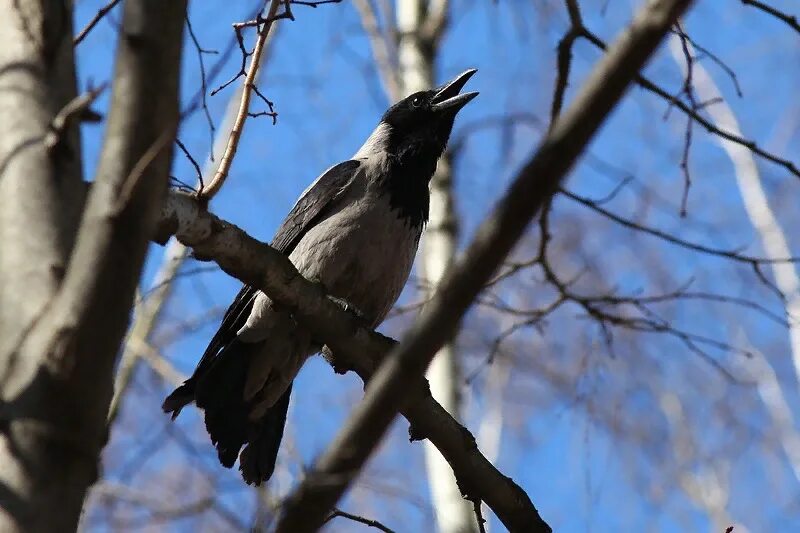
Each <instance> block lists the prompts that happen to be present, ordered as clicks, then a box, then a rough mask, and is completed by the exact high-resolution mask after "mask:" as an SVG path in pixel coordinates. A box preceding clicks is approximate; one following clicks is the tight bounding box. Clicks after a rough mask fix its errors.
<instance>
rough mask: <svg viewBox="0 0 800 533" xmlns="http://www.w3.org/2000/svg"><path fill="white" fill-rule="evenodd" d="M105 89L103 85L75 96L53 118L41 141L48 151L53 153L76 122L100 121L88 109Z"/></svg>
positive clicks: (95, 114) (105, 85) (97, 116)
mask: <svg viewBox="0 0 800 533" xmlns="http://www.w3.org/2000/svg"><path fill="white" fill-rule="evenodd" d="M106 87H108V84H107V83H104V84H102V85H100V86H99V87H97V88H96V89H89V90H88V91H86V92H85V93H84V94H81V95H78V96H76V97H75V98H73V99H72V100H70V102H69V103H68V104H67V105H65V106H64V107H63V108H62V109H61V111H59V112H58V114H56V116H55V117H53V122H51V123H50V131H48V132H47V135H45V137H44V141H43V142H44V145H45V147H46V148H47V149H48V150H50V151H53V150H54V149H56V147H58V145H59V144H60V143H61V139H62V137H63V135H64V133H66V131H67V129H68V128H69V127H70V126H71V125H72V124H73V123H74V122H75V121H76V120H77V121H84V122H85V121H88V122H97V121H99V120H100V118H101V117H100V116H99V115H97V113H95V112H93V111H91V110H90V109H89V107H90V106H91V105H92V103H94V101H95V100H97V97H98V96H100V95H101V94H102V93H103V91H105V90H106Z"/></svg>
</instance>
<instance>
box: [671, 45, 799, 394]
mask: <svg viewBox="0 0 800 533" xmlns="http://www.w3.org/2000/svg"><path fill="white" fill-rule="evenodd" d="M673 43H674V41H673ZM673 43H670V44H671V46H670V50H671V51H672V53H673V57H674V58H675V59H676V61H678V62H679V63H680V57H679V56H676V50H675V45H674V44H673ZM684 68H685V67H684ZM695 71H696V72H695V87H696V89H697V92H698V94H699V95H700V96H701V98H703V99H712V98H713V99H717V100H719V103H718V104H717V105H715V106H713V107H711V108H709V110H708V112H709V114H710V115H711V118H712V120H714V123H715V124H717V125H718V126H720V127H723V128H725V129H726V130H727V131H731V132H734V133H735V134H737V135H741V129H740V127H739V123H738V121H737V119H736V115H735V114H734V112H733V110H732V109H731V107H730V106H729V105H728V103H727V102H726V101H725V100H724V99H723V98H722V95H721V93H720V91H719V89H718V88H717V86H716V84H715V83H714V81H713V79H712V78H711V76H709V74H708V72H706V70H705V69H704V68H703V67H702V65H695ZM719 143H720V145H721V146H722V149H723V150H725V152H726V153H727V154H728V157H729V158H730V160H731V163H732V165H733V170H734V174H735V176H736V183H737V185H738V187H739V193H740V194H741V196H742V202H743V204H744V208H745V212H746V213H747V216H748V218H749V219H750V222H751V224H752V225H753V228H754V229H755V230H756V231H757V232H758V235H759V237H760V238H761V245H762V247H763V248H764V252H765V254H766V256H767V257H768V258H770V259H771V260H772V261H770V267H771V269H772V274H773V277H774V278H775V286H776V288H777V291H778V292H779V293H780V294H781V295H783V303H784V305H785V308H786V315H787V316H788V322H789V340H790V346H791V358H792V365H793V366H794V371H795V379H796V382H797V383H800V322H798V320H800V276H798V274H797V268H796V266H795V265H794V264H793V263H790V262H785V261H780V260H779V259H780V258H783V257H787V256H789V255H790V254H791V248H790V247H789V242H788V239H787V238H786V235H785V233H784V231H783V229H782V228H781V226H780V223H779V222H778V219H777V217H776V216H775V213H773V211H772V209H771V208H770V205H769V200H768V198H767V194H766V191H765V190H764V186H763V185H762V183H761V175H760V173H759V171H758V166H757V165H756V161H755V159H754V158H753V155H752V154H751V153H750V151H748V150H747V149H745V148H743V147H741V146H739V145H737V144H735V143H731V142H728V141H723V140H719Z"/></svg>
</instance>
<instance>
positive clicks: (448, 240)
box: [397, 0, 476, 533]
mask: <svg viewBox="0 0 800 533" xmlns="http://www.w3.org/2000/svg"><path fill="white" fill-rule="evenodd" d="M430 9H431V5H430V4H429V3H428V2H426V1H424V0H400V1H399V2H398V3H397V29H398V33H399V35H400V40H399V42H398V48H397V52H398V59H399V67H400V68H399V70H400V73H399V74H400V76H399V78H400V83H401V86H402V91H403V93H404V95H408V94H411V93H413V92H416V91H422V90H426V89H429V88H430V87H432V86H433V85H434V78H433V66H434V61H435V54H436V49H437V45H436V37H435V36H433V35H430V34H426V31H425V28H426V27H427V26H428V24H426V22H427V21H428V20H430V19H429V17H430V15H431V14H432V13H433V12H432V11H430ZM440 30H441V29H440V28H437V29H436V30H435V31H437V32H438V31H440ZM452 183H453V181H452V172H451V165H450V157H449V154H445V156H444V157H443V158H442V160H441V161H440V162H439V166H438V168H437V169H436V173H435V174H434V176H433V179H432V181H431V187H430V190H431V205H430V219H429V221H428V225H427V228H426V230H425V237H424V240H423V243H422V254H421V266H422V275H423V276H422V277H423V278H424V280H425V281H426V282H427V284H428V288H427V291H428V294H429V295H430V294H432V293H433V291H434V290H435V289H436V286H437V285H438V283H439V281H440V280H441V279H442V277H443V276H444V274H445V272H446V271H447V269H448V268H449V267H450V265H451V264H452V262H453V258H454V256H455V252H456V246H457V243H458V240H457V239H458V235H457V230H458V225H457V219H456V213H455V209H454V205H453V204H454V201H453V188H452ZM427 377H428V380H429V381H430V385H431V393H432V394H433V397H434V398H435V399H436V400H438V401H439V403H441V404H442V407H444V408H445V409H446V410H447V411H448V412H449V413H450V414H451V415H452V416H453V418H455V419H456V420H459V419H460V412H461V409H460V407H461V405H460V397H459V385H460V378H459V371H458V361H457V359H456V354H455V351H454V349H453V346H452V345H450V344H448V345H446V346H444V347H443V348H442V349H441V350H440V351H439V353H437V354H436V357H435V358H434V359H433V362H432V363H431V366H430V368H429V369H428V373H427ZM425 462H426V469H427V474H428V484H429V485H430V487H431V499H432V501H433V507H434V510H435V512H436V521H437V524H438V529H439V531H440V532H442V533H465V532H472V531H476V528H475V517H474V514H473V510H472V506H471V505H470V503H469V502H468V501H466V500H465V499H464V498H463V497H462V495H461V491H460V490H459V488H458V485H457V483H456V479H455V476H454V475H453V471H452V469H451V468H450V465H449V464H448V463H447V461H445V460H444V458H443V457H442V455H441V453H439V451H438V450H437V449H436V447H435V446H433V444H431V443H430V441H426V442H425Z"/></svg>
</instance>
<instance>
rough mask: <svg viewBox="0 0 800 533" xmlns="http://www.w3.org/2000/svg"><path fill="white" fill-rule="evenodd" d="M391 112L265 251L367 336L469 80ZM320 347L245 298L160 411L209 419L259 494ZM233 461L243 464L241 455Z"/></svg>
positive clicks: (397, 283) (412, 238)
mask: <svg viewBox="0 0 800 533" xmlns="http://www.w3.org/2000/svg"><path fill="white" fill-rule="evenodd" d="M475 72H476V71H475V69H470V70H467V71H465V72H463V73H461V74H459V75H458V76H456V77H455V78H454V79H453V80H451V81H450V82H448V83H445V84H444V85H442V86H440V87H438V88H435V89H431V90H428V91H421V92H417V93H414V94H412V95H410V96H408V97H407V98H404V99H403V100H401V101H399V102H398V103H396V104H394V105H393V106H391V107H390V108H389V109H388V110H387V111H386V112H385V113H384V114H383V116H382V117H381V120H380V122H379V123H378V126H377V127H376V128H375V130H374V131H373V132H372V134H371V135H370V136H369V138H367V140H366V142H365V143H364V145H363V146H361V148H360V149H359V150H358V151H357V152H356V153H355V155H354V156H353V157H352V158H351V159H350V160H348V161H344V162H343V163H339V164H338V165H335V166H333V167H331V168H329V169H328V170H327V171H325V172H324V173H323V174H322V175H321V176H320V177H319V178H317V180H316V181H314V183H312V184H311V185H310V186H309V187H308V188H307V189H306V190H305V192H303V194H302V195H301V196H300V199H299V200H297V203H296V204H295V206H294V208H292V210H291V211H290V212H289V214H288V215H287V217H286V219H285V220H284V222H283V224H281V226H280V228H279V229H278V231H277V233H276V235H275V238H274V239H273V241H272V246H273V247H274V248H276V249H277V250H279V251H281V252H283V253H284V254H287V255H288V256H289V259H290V260H291V261H292V263H293V264H294V265H295V267H297V270H298V271H299V272H300V273H301V274H302V275H303V276H305V277H306V278H309V279H312V280H316V281H319V282H321V283H322V284H323V286H324V287H325V289H326V291H327V292H328V294H329V295H330V296H331V297H334V298H335V299H337V300H339V301H343V302H346V304H347V306H348V307H349V308H351V309H352V310H354V312H356V313H357V314H358V315H359V316H360V317H361V318H363V319H364V320H365V321H366V322H367V323H368V324H369V325H370V326H371V327H373V328H374V327H376V326H378V325H379V324H380V323H381V321H383V319H384V318H385V317H386V314H387V313H388V312H389V310H390V309H391V307H392V306H393V305H394V303H395V301H396V300H397V298H398V297H399V295H400V292H401V291H402V289H403V286H404V285H405V283H406V281H407V279H408V276H409V274H410V272H411V267H412V265H413V263H414V256H415V255H416V253H417V248H418V245H419V240H420V236H421V235H422V230H423V228H424V226H425V223H426V222H427V220H428V210H429V202H430V193H429V190H428V186H429V182H430V180H431V178H432V176H433V173H434V171H435V170H436V164H437V161H438V160H439V157H440V156H441V155H442V152H443V151H444V149H445V146H446V145H447V141H448V139H449V137H450V132H451V130H452V128H453V122H454V120H455V117H456V114H457V113H458V112H459V111H460V110H461V108H462V107H464V106H465V105H466V104H467V103H468V102H469V101H470V100H472V99H473V98H475V96H477V95H478V93H477V92H469V93H464V94H460V91H461V89H462V88H463V87H464V85H465V84H466V82H467V80H468V79H469V78H470V77H471V76H472V75H473V74H474V73H475ZM320 349H321V344H320V342H318V340H316V339H314V338H313V337H312V335H311V334H310V333H309V331H308V330H306V329H305V328H304V327H303V325H302V324H298V323H297V322H295V321H294V319H293V318H292V317H291V316H290V315H289V314H288V313H286V312H284V311H281V309H280V308H279V307H277V306H276V305H275V304H274V303H273V302H272V301H271V300H270V298H269V296H267V295H266V294H264V293H263V292H261V291H259V290H258V289H256V288H254V287H250V286H244V287H242V289H241V290H240V291H239V294H237V296H236V298H235V299H234V300H233V303H232V304H231V306H230V307H229V308H228V310H227V312H226V313H225V316H224V317H223V319H222V324H221V325H220V327H219V330H218V331H217V332H216V334H215V335H214V337H213V338H212V339H211V342H210V343H209V345H208V348H206V351H205V353H203V356H202V358H201V359H200V362H199V363H198V365H197V368H196V370H195V371H194V373H193V374H192V376H191V377H190V378H189V379H188V380H186V381H185V382H184V383H183V384H182V385H181V386H180V387H178V388H177V389H176V390H175V391H174V392H173V393H172V394H170V395H169V396H168V397H167V398H166V400H164V404H163V406H162V407H163V410H164V412H165V413H171V414H172V418H173V420H174V419H175V417H177V416H178V414H179V413H180V411H181V409H182V408H183V407H185V406H186V405H188V404H189V403H191V402H195V404H196V405H197V407H199V408H200V409H202V410H203V411H204V413H205V423H206V429H207V430H208V433H209V435H210V436H211V441H212V443H213V444H214V446H215V447H216V449H217V454H218V456H219V460H220V462H221V463H222V465H224V466H225V467H227V468H231V467H232V466H233V465H234V463H235V462H236V458H237V457H239V469H240V470H241V472H242V477H243V478H244V480H245V481H246V482H247V483H248V484H255V485H260V484H261V483H262V482H265V481H267V480H268V479H269V478H270V476H272V472H273V470H274V469H275V460H276V458H277V454H278V448H279V446H280V442H281V439H282V437H283V428H284V425H285V423H286V413H287V410H288V407H289V397H290V395H291V390H292V382H293V380H294V378H295V376H296V375H297V373H298V372H299V371H300V367H301V366H302V365H303V363H304V362H305V361H306V359H308V358H309V357H310V356H311V355H313V354H315V353H317V352H319V351H320ZM240 450H241V453H240Z"/></svg>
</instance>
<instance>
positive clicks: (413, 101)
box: [411, 96, 422, 107]
mask: <svg viewBox="0 0 800 533" xmlns="http://www.w3.org/2000/svg"><path fill="white" fill-rule="evenodd" d="M421 105H422V97H420V96H415V97H414V98H412V99H411V107H419V106H421Z"/></svg>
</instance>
